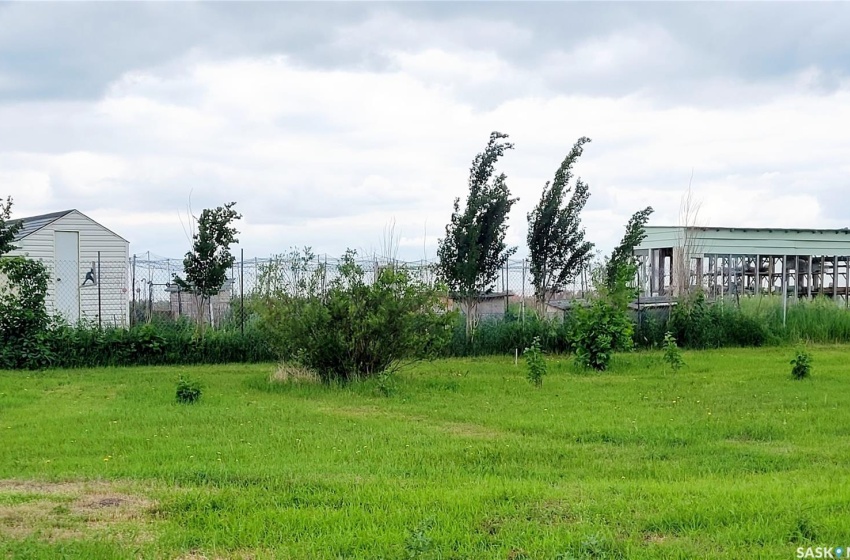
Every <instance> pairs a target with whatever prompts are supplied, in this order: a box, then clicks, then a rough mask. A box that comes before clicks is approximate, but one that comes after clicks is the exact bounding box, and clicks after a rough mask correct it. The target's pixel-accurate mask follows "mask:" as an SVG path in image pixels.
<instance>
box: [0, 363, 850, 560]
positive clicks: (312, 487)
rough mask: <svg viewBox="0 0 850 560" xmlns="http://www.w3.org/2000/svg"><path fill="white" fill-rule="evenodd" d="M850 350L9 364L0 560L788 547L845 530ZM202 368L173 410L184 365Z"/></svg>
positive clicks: (707, 554)
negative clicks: (281, 372)
mask: <svg viewBox="0 0 850 560" xmlns="http://www.w3.org/2000/svg"><path fill="white" fill-rule="evenodd" d="M848 353H850V347H840V346H834V347H816V348H814V349H813V350H812V354H813V356H814V370H813V374H814V375H813V377H812V378H811V379H809V380H806V381H794V380H792V379H791V378H790V367H791V366H790V365H789V363H788V362H789V360H790V359H791V357H792V356H793V351H792V349H790V348H770V349H759V350H721V351H707V352H699V353H696V352H694V353H690V352H686V353H685V354H684V358H685V361H686V364H687V365H686V367H685V368H684V369H682V370H680V371H679V372H678V373H673V372H671V371H669V369H668V368H666V367H665V366H664V364H663V362H662V361H661V358H660V355H659V354H657V353H638V354H631V355H624V356H618V357H617V358H616V360H615V363H614V366H613V369H612V370H611V371H609V372H606V373H604V374H585V373H577V372H576V371H575V370H574V369H573V367H572V365H571V363H570V362H569V360H568V359H567V358H559V357H549V358H548V365H549V375H548V376H547V377H546V378H545V379H544V382H543V387H542V388H540V389H535V388H534V387H532V386H531V385H530V384H529V383H528V382H527V380H526V379H525V377H524V375H525V369H524V366H523V364H522V362H521V361H520V365H519V366H515V365H514V363H513V359H508V358H488V359H469V360H446V361H439V362H435V363H428V364H421V365H418V366H416V367H414V368H412V369H409V370H406V371H404V372H403V373H402V374H401V375H400V376H399V378H398V380H397V383H396V390H395V392H394V393H393V394H392V395H391V396H389V397H386V396H381V394H380V391H378V390H377V386H376V384H375V382H365V383H359V384H354V385H351V386H349V387H343V388H340V387H324V386H320V385H310V384H303V383H301V384H283V385H281V384H271V383H269V381H268V379H269V375H270V373H272V371H273V370H274V369H275V368H274V366H273V365H250V366H243V365H232V366H204V367H192V368H188V367H186V368H176V367H171V368H166V367H162V368H123V369H95V370H70V371H69V370H64V371H47V372H40V373H26V372H2V373H0V557H12V558H60V557H66V558H139V557H150V558H180V557H182V558H202V557H209V558H444V559H448V558H504V559H519V558H562V559H566V558H683V559H684V558H791V557H794V556H795V551H796V548H797V547H798V546H815V545H829V546H836V545H843V544H847V541H848V540H850V533H848V527H850V477H848V474H847V473H848V472H850V470H848V462H849V461H850V406H848V404H847V394H848V388H850V371H848V370H850V366H848V359H847V357H848ZM181 373H183V374H187V373H188V374H190V375H192V376H195V377H197V378H199V379H201V380H202V382H203V384H204V394H203V398H202V399H201V401H200V402H199V403H197V404H194V405H179V404H177V403H176V402H175V399H174V391H175V382H176V380H177V377H178V375H179V374H181Z"/></svg>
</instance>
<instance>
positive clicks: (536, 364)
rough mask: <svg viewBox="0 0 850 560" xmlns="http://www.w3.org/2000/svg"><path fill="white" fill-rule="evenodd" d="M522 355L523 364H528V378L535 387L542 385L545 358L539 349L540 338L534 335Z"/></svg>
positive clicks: (544, 372)
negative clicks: (523, 357) (523, 358)
mask: <svg viewBox="0 0 850 560" xmlns="http://www.w3.org/2000/svg"><path fill="white" fill-rule="evenodd" d="M522 355H523V356H525V364H526V366H528V373H527V374H526V375H527V377H528V380H529V381H530V382H531V384H532V385H534V386H535V387H540V386H542V385H543V376H544V375H546V359H545V358H544V357H543V352H542V351H541V350H540V338H539V337H536V336H535V337H534V340H533V341H532V342H531V346H529V347H528V348H526V349H525V350H523V351H522Z"/></svg>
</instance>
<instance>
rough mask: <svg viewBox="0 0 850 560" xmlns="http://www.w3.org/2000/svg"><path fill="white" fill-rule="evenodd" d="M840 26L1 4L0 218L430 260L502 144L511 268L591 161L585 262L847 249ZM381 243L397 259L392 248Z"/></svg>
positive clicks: (498, 7) (396, 9)
mask: <svg viewBox="0 0 850 560" xmlns="http://www.w3.org/2000/svg"><path fill="white" fill-rule="evenodd" d="M848 29H850V3H807V4H797V3H688V4H675V3H651V4H644V3H622V4H618V3H529V2H524V3H510V2H504V3H486V4H485V3H478V2H474V3H455V2H451V3H450V2H432V3H413V2H407V3H392V4H385V3H360V2H355V3H309V4H300V3H294V4H289V3H235V4H229V3H177V4H175V3H167V4H166V3H94V2H89V3H59V4H50V3H3V4H0V196H3V197H5V196H7V195H11V196H12V197H13V198H14V202H15V206H14V209H13V216H14V217H23V216H28V215H35V214H40V213H46V212H52V211H57V210H64V209H69V208H76V209H78V210H80V211H81V212H83V213H84V214H87V215H89V216H90V217H92V218H94V219H95V220H97V221H99V222H101V223H102V224H104V225H105V226H106V227H108V228H110V229H112V230H113V231H115V232H117V233H119V234H120V235H122V236H123V237H125V238H126V239H128V240H129V241H130V251H131V253H139V254H141V253H146V252H148V251H150V252H151V253H152V254H156V255H160V256H168V257H181V256H182V255H183V254H184V253H185V252H186V250H187V249H188V248H189V245H190V239H189V236H188V233H187V232H189V231H190V230H189V218H188V216H189V211H190V209H191V212H193V213H194V214H198V213H199V212H200V211H201V209H203V208H207V207H215V206H219V205H221V204H224V203H226V202H230V201H236V202H237V205H236V208H237V209H238V210H239V211H240V212H241V213H242V215H243V218H242V220H240V222H239V224H238V229H239V231H240V234H239V236H238V237H239V245H238V247H237V249H239V248H243V249H244V251H245V255H246V256H251V257H253V256H258V257H264V256H269V255H272V254H276V253H283V252H286V251H287V250H288V249H289V248H291V247H302V246H310V247H312V248H313V250H314V251H315V252H317V253H320V254H329V255H339V254H341V253H342V252H343V251H344V250H345V249H346V248H349V247H350V248H354V249H359V250H360V251H361V252H369V253H371V252H373V251H374V252H379V253H380V252H383V251H382V249H383V247H385V246H386V245H387V240H388V239H389V238H394V239H395V240H396V244H397V246H398V248H397V250H398V256H400V257H401V258H405V259H410V260H418V259H422V258H433V257H434V256H435V254H436V247H437V240H438V239H439V238H440V237H442V236H443V235H444V233H445V225H446V223H447V222H448V220H449V218H450V215H451V211H452V203H453V201H454V199H455V198H456V197H460V198H461V200H462V201H463V200H464V198H465V195H466V192H467V189H468V187H467V179H468V174H469V166H470V163H471V161H472V159H473V157H474V156H475V155H476V153H478V152H480V151H481V150H482V149H483V148H484V146H485V145H486V142H487V139H488V137H489V134H490V133H491V132H492V131H500V132H503V133H506V134H509V135H510V141H512V142H513V143H514V144H515V149H513V150H511V151H509V152H507V153H506V155H505V156H504V158H502V160H501V161H500V162H499V164H498V167H497V169H498V171H499V172H504V173H505V174H506V175H507V178H508V180H507V183H508V186H509V187H510V189H511V192H512V194H513V195H515V196H517V197H519V202H517V204H516V205H515V206H514V208H513V211H512V213H511V215H510V218H509V224H510V228H509V230H508V242H509V243H510V244H511V245H514V246H517V247H518V248H519V249H518V253H517V255H519V256H521V255H524V254H526V253H527V250H526V247H525V236H526V231H527V218H526V215H527V213H528V212H529V211H530V210H531V208H532V207H533V205H534V204H535V203H536V202H537V200H538V199H539V197H540V193H541V189H542V188H543V186H544V184H545V183H546V182H547V181H550V180H551V179H552V177H553V176H554V173H555V170H556V169H557V168H558V166H559V164H560V162H561V160H562V159H563V158H564V156H565V155H566V154H567V152H568V151H569V149H570V148H571V147H572V145H573V143H574V142H575V141H576V139H578V138H579V137H581V136H588V137H590V138H591V139H592V142H591V143H590V144H588V145H586V146H585V152H584V155H583V156H582V158H581V160H580V161H579V162H578V164H577V165H576V167H575V172H576V174H577V175H578V176H580V177H581V179H582V180H583V181H585V182H586V183H587V184H588V185H589V186H590V192H591V197H590V201H589V202H588V205H587V207H586V208H585V211H584V213H583V224H584V225H585V227H586V231H587V238H588V239H589V240H590V241H593V242H594V243H595V244H596V246H597V248H598V249H599V250H600V251H603V252H608V251H610V250H611V248H612V247H613V246H614V245H615V244H616V243H617V241H618V240H619V239H620V237H621V236H622V234H623V227H624V225H625V223H626V222H627V221H628V218H629V216H630V215H631V214H632V213H634V212H635V211H636V210H638V209H640V208H643V207H645V206H652V207H653V208H654V209H655V213H654V214H653V216H652V219H651V220H650V225H676V224H677V223H679V222H680V211H679V210H680V202H681V199H682V196H683V195H684V194H685V192H686V191H687V190H688V188H689V186H690V188H691V190H692V193H693V198H694V199H695V200H697V201H699V202H700V203H701V208H700V212H699V218H698V220H699V223H700V225H706V226H732V227H736V226H742V227H743V226H752V227H796V228H840V227H847V226H850V196H848V195H850V41H848V40H847V39H846V32H847V30H848ZM390 232H394V233H390Z"/></svg>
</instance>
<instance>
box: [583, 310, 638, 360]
mask: <svg viewBox="0 0 850 560" xmlns="http://www.w3.org/2000/svg"><path fill="white" fill-rule="evenodd" d="M633 332H634V323H632V321H631V319H630V318H629V316H628V314H627V313H626V310H625V309H624V308H623V307H622V306H620V305H618V304H617V303H616V301H614V300H613V299H612V298H610V297H597V298H595V299H594V300H593V301H592V302H591V304H590V306H588V307H586V308H579V309H576V310H575V311H574V312H573V346H574V347H575V352H576V363H578V364H579V365H580V366H582V367H585V368H590V369H595V370H598V371H603V370H605V369H608V364H609V363H610V362H611V357H612V354H613V353H614V352H622V351H625V350H630V349H631V348H632V345H633V341H632V335H633Z"/></svg>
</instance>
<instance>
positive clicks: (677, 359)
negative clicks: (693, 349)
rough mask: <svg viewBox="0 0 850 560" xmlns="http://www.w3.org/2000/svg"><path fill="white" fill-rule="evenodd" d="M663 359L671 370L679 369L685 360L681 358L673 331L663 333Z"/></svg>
mask: <svg viewBox="0 0 850 560" xmlns="http://www.w3.org/2000/svg"><path fill="white" fill-rule="evenodd" d="M664 361H665V362H667V365H669V366H670V369H672V370H673V371H679V369H680V368H681V367H682V366H683V365H685V361H684V360H683V359H682V351H681V350H679V345H678V344H676V339H675V337H673V333H671V332H669V331H668V332H667V334H665V335H664Z"/></svg>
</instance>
